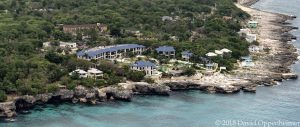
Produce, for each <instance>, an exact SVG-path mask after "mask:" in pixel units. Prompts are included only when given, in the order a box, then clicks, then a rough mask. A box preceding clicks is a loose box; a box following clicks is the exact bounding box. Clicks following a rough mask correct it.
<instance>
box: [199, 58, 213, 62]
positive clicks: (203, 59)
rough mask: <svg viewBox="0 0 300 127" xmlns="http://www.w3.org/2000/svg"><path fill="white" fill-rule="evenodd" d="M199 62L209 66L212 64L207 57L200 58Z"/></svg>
mask: <svg viewBox="0 0 300 127" xmlns="http://www.w3.org/2000/svg"><path fill="white" fill-rule="evenodd" d="M199 60H200V61H201V63H202V64H208V63H211V62H212V61H211V60H210V59H208V58H206V57H199Z"/></svg>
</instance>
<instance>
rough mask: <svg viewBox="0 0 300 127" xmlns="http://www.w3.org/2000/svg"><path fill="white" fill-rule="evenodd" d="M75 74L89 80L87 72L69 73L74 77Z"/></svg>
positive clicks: (79, 70)
mask: <svg viewBox="0 0 300 127" xmlns="http://www.w3.org/2000/svg"><path fill="white" fill-rule="evenodd" d="M74 74H78V75H79V78H87V77H88V75H87V72H86V71H84V70H81V69H76V70H75V71H72V72H71V73H69V75H74Z"/></svg>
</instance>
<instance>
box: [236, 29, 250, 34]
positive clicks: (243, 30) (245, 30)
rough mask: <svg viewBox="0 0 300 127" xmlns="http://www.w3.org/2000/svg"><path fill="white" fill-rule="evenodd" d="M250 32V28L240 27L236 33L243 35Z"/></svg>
mask: <svg viewBox="0 0 300 127" xmlns="http://www.w3.org/2000/svg"><path fill="white" fill-rule="evenodd" d="M250 33H251V30H250V29H248V28H246V29H240V31H239V32H238V34H239V35H240V36H243V35H247V34H250Z"/></svg>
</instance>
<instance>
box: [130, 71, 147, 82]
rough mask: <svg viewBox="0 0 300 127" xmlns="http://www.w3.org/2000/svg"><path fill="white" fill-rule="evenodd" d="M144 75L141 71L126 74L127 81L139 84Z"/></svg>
mask: <svg viewBox="0 0 300 127" xmlns="http://www.w3.org/2000/svg"><path fill="white" fill-rule="evenodd" d="M145 75H146V74H145V72H143V71H130V72H129V73H128V74H127V79H129V80H131V81H134V82H139V81H141V80H143V79H144V76H145Z"/></svg>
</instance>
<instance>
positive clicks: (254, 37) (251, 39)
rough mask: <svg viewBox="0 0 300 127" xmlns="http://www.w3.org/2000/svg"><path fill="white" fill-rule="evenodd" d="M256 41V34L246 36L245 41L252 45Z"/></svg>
mask: <svg viewBox="0 0 300 127" xmlns="http://www.w3.org/2000/svg"><path fill="white" fill-rule="evenodd" d="M256 40H257V37H256V34H246V41H247V42H249V43H252V42H254V41H256Z"/></svg>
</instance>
